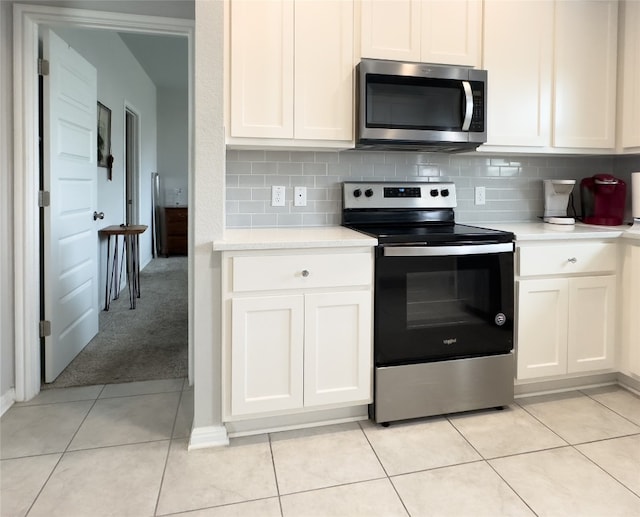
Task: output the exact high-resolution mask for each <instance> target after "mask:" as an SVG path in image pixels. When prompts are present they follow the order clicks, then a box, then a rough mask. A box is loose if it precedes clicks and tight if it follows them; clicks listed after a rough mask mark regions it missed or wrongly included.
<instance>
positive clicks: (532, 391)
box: [514, 372, 619, 399]
mask: <svg viewBox="0 0 640 517" xmlns="http://www.w3.org/2000/svg"><path fill="white" fill-rule="evenodd" d="M618 376H619V374H618V373H615V372H613V373H603V374H596V375H586V376H582V377H572V378H569V379H553V380H541V381H531V382H525V383H518V382H517V381H516V385H515V387H514V391H515V398H516V399H518V398H520V397H530V396H533V395H546V394H549V393H560V392H563V391H570V390H577V389H586V388H597V387H599V386H607V385H611V384H618V378H619V377H618Z"/></svg>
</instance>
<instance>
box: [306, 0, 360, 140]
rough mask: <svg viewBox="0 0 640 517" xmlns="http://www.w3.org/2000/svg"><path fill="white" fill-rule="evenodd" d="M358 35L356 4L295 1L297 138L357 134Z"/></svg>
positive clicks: (345, 137) (334, 0)
mask: <svg viewBox="0 0 640 517" xmlns="http://www.w3.org/2000/svg"><path fill="white" fill-rule="evenodd" d="M353 38H354V36H353V2H349V1H347V2H345V1H340V0H332V1H326V0H324V1H317V0H316V1H308V0H307V1H301V2H296V4H295V47H296V48H295V80H294V84H295V109H294V114H295V123H294V136H295V138H301V139H319V140H351V139H352V138H353V112H354V109H353V70H354V66H355V63H354V55H353Z"/></svg>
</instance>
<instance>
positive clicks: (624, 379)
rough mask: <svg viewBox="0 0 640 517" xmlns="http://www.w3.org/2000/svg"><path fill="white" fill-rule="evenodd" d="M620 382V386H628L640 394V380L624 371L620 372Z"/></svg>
mask: <svg viewBox="0 0 640 517" xmlns="http://www.w3.org/2000/svg"><path fill="white" fill-rule="evenodd" d="M618 383H619V384H620V386H622V387H624V388H627V389H628V390H630V391H633V392H635V393H636V394H637V395H640V380H638V379H636V378H634V377H630V376H629V375H626V374H624V373H618Z"/></svg>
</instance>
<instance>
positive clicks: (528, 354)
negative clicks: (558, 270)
mask: <svg viewBox="0 0 640 517" xmlns="http://www.w3.org/2000/svg"><path fill="white" fill-rule="evenodd" d="M517 288H518V307H517V311H518V319H517V342H516V353H517V362H518V375H517V377H518V379H532V378H535V377H544V376H547V375H562V374H565V373H567V326H568V324H567V318H568V311H569V295H568V293H569V288H568V281H567V280H565V279H556V280H520V281H518V282H517Z"/></svg>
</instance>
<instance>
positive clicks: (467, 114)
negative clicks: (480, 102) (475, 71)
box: [462, 81, 473, 131]
mask: <svg viewBox="0 0 640 517" xmlns="http://www.w3.org/2000/svg"><path fill="white" fill-rule="evenodd" d="M462 88H463V89H464V99H465V105H466V109H465V111H464V120H463V122H462V131H469V128H470V127H471V117H472V116H473V92H472V91H471V84H470V83H469V81H462Z"/></svg>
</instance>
